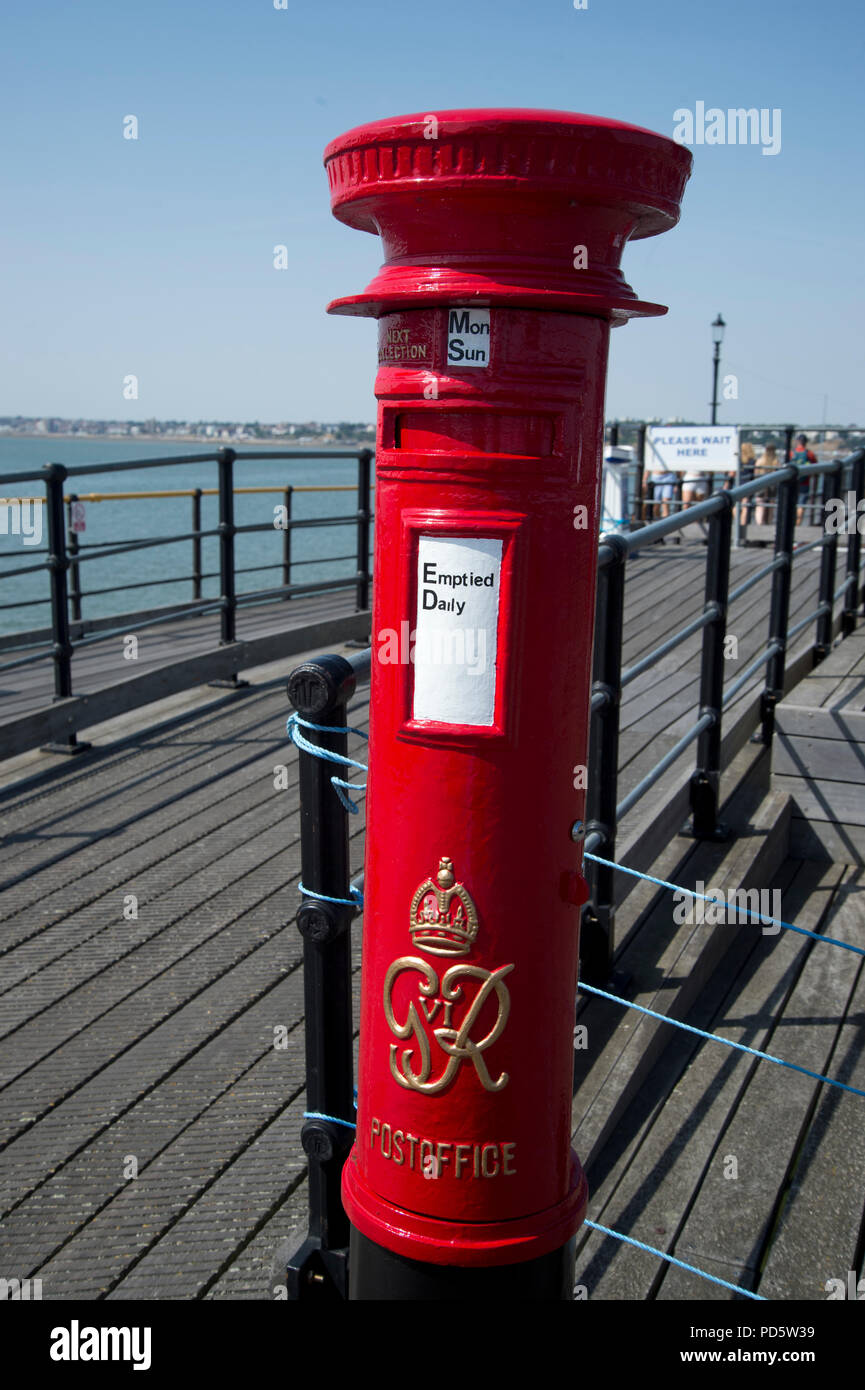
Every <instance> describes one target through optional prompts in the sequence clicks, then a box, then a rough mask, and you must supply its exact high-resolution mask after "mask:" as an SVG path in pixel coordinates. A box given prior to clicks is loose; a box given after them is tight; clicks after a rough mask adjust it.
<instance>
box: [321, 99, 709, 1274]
mask: <svg viewBox="0 0 865 1390" xmlns="http://www.w3.org/2000/svg"><path fill="white" fill-rule="evenodd" d="M325 164H326V168H327V173H328V178H329V182H330V189H331V197H332V204H333V211H334V214H335V215H336V216H337V217H338V218H339V219H340V220H341V221H343V222H346V223H348V225H349V226H352V227H357V228H360V229H361V230H363V231H368V232H374V233H380V235H381V237H382V241H383V244H384V250H385V257H386V259H385V264H384V266H383V267H382V270H381V271H380V273H379V274H378V275H377V276H376V278H375V279H374V280H373V282H372V284H371V285H370V286H369V287H368V289H366V290H365V291H364V292H363V293H362V294H359V295H355V296H352V297H350V298H346V299H339V300H336V301H334V303H333V304H332V305H331V306H330V310H331V312H333V313H341V314H363V315H369V316H373V317H375V318H378V319H379V364H380V366H379V372H378V377H377V381H376V395H377V397H378V401H379V408H378V433H377V449H376V484H377V487H376V523H375V525H376V529H375V569H374V590H373V594H374V603H373V629H372V642H373V667H372V697H371V699H372V703H371V728H370V774H369V792H368V795H367V840H366V844H367V849H366V868H365V890H364V891H365V899H366V902H365V910H364V929H363V985H362V1007H361V1033H360V1039H361V1061H360V1074H359V1080H358V1093H359V1099H358V1128H357V1139H356V1143H355V1146H354V1149H353V1150H352V1153H351V1156H350V1159H349V1160H348V1162H347V1163H346V1165H345V1169H344V1175H343V1198H344V1202H345V1206H346V1209H347V1211H348V1213H349V1216H350V1218H351V1221H352V1224H353V1226H354V1228H355V1230H356V1231H357V1232H359V1233H360V1236H361V1240H360V1241H359V1242H358V1243H357V1244H358V1249H360V1250H361V1254H360V1255H358V1254H357V1252H356V1248H355V1242H353V1245H352V1270H353V1289H354V1292H355V1294H357V1295H358V1296H361V1297H364V1296H380V1295H381V1290H382V1289H383V1288H384V1287H385V1286H387V1288H388V1289H389V1290H390V1292H389V1293H388V1295H387V1296H392V1297H401V1296H424V1295H423V1294H417V1293H415V1294H414V1295H412V1294H411V1293H406V1292H405V1289H407V1288H410V1287H411V1286H412V1277H413V1276H412V1274H411V1272H410V1271H411V1270H412V1269H413V1268H414V1270H415V1272H416V1271H417V1269H418V1268H419V1265H418V1264H417V1262H420V1266H427V1267H430V1266H433V1267H436V1266H438V1267H441V1266H446V1267H448V1268H449V1269H451V1270H452V1271H459V1270H460V1269H462V1270H465V1269H469V1270H471V1269H478V1268H480V1267H489V1266H494V1265H505V1266H513V1265H517V1264H529V1263H533V1264H536V1263H537V1262H538V1261H540V1262H541V1265H543V1261H544V1259H545V1258H547V1257H549V1256H550V1255H551V1254H553V1255H556V1253H557V1252H562V1251H563V1250H567V1249H568V1246H569V1243H571V1244H572V1237H573V1235H574V1233H575V1232H576V1231H577V1229H578V1228H579V1226H580V1223H581V1221H582V1219H583V1215H584V1212H585V1206H586V1195H587V1194H586V1184H585V1178H584V1176H583V1173H582V1170H581V1168H580V1165H579V1162H578V1160H577V1157H576V1155H575V1154H574V1153H573V1152H572V1150H571V1146H570V1121H571V1093H572V1073H573V1022H574V999H575V994H576V980H577V954H578V929H579V920H580V914H579V906H580V904H581V903H582V901H583V900H584V897H585V893H586V888H585V882H584V879H583V878H582V875H581V872H580V870H581V867H582V865H581V850H580V846H579V845H578V844H575V842H574V839H573V837H572V827H574V823H575V822H577V821H580V820H582V819H583V814H584V800H585V793H584V791H583V790H582V787H581V786H579V787H575V781H576V782H581V780H582V779H581V778H580V777H579V776H578V777H577V778H575V776H574V768H575V766H577V765H583V766H584V765H585V764H586V761H587V746H586V745H587V727H588V710H589V685H590V677H591V669H590V667H591V653H592V626H593V615H594V599H595V564H596V550H597V535H598V503H599V484H600V476H601V454H602V438H603V420H604V410H603V406H604V384H605V373H606V361H607V342H608V338H609V329H610V325H611V324H614V323H621V322H624V321H625V320H627V319H628V318H630V317H632V316H633V315H641V314H643V315H644V314H661V313H663V312H664V309H663V308H662V307H661V306H659V305H656V304H646V303H641V302H640V301H638V300H637V299H636V297H635V295H634V293H633V291H632V290H631V289H630V287H629V286H628V285H627V284H626V282H625V281H624V279H623V277H622V275H621V272H620V270H619V260H620V257H621V253H622V249H623V247H624V245H625V242H626V241H628V240H629V239H630V238H633V237H645V236H653V235H655V234H656V233H658V232H662V231H664V230H666V229H667V228H669V227H672V226H673V225H674V224H675V222H676V221H677V218H678V215H679V203H680V199H681V196H682V192H683V188H684V184H685V182H686V180H687V178H688V175H689V172H690V167H691V156H690V154H689V152H688V151H687V150H686V149H684V148H683V147H682V146H680V145H677V144H674V143H673V141H671V140H668V139H665V138H664V137H662V136H659V135H655V134H652V133H651V132H649V131H646V130H641V129H638V128H637V127H634V126H628V125H622V124H621V123H619V122H617V121H611V120H603V119H600V118H597V117H592V116H581V115H569V114H564V113H560V112H554V111H445V112H440V113H437V114H435V115H432V114H428V115H417V116H403V117H398V118H396V119H394V120H386V121H378V122H375V123H373V124H371V125H367V126H361V127H359V128H358V129H356V130H353V131H350V132H349V133H348V134H347V135H343V136H341V137H340V138H339V139H338V140H335V141H334V142H333V143H332V144H331V145H329V146H328V148H327V151H326V154H325ZM371 1251H372V1252H378V1253H379V1254H381V1255H382V1256H384V1254H385V1252H389V1254H390V1257H391V1259H390V1265H388V1261H387V1259H384V1260H383V1261H379V1263H378V1264H377V1263H376V1256H375V1253H373V1254H371V1253H370V1252H371ZM393 1256H399V1257H403V1258H402V1261H397V1262H394V1261H393V1259H392V1257H393ZM406 1261H408V1262H415V1264H414V1265H412V1264H411V1263H406ZM397 1266H398V1267H399V1269H400V1270H401V1271H402V1273H401V1276H400V1277H401V1278H402V1280H403V1282H402V1283H401V1284H400V1285H399V1287H398V1288H397V1287H396V1286H394V1285H392V1284H388V1283H387V1280H386V1279H385V1280H383V1279H380V1278H379V1277H378V1273H380V1272H381V1269H382V1268H384V1267H388V1268H391V1269H392V1268H396V1267H397ZM356 1268H361V1269H362V1270H365V1271H366V1272H367V1276H368V1277H366V1282H365V1283H364V1278H365V1276H364V1275H363V1274H362V1275H361V1276H359V1278H360V1282H358V1281H357V1280H356V1279H355V1278H354V1273H355V1270H356ZM370 1271H372V1273H370ZM376 1271H378V1273H376ZM406 1271H409V1273H406ZM421 1286H422V1285H421V1284H416V1285H415V1287H416V1288H419V1287H421ZM423 1287H426V1286H425V1285H423ZM431 1296H434V1295H431ZM554 1296H555V1295H554Z"/></svg>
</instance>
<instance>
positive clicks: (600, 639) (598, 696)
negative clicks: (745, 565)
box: [575, 534, 628, 984]
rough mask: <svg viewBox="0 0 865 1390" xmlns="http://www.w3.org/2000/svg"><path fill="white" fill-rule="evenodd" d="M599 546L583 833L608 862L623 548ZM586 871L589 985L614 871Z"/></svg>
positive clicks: (604, 974) (610, 541)
mask: <svg viewBox="0 0 865 1390" xmlns="http://www.w3.org/2000/svg"><path fill="white" fill-rule="evenodd" d="M601 548H602V549H603V548H606V549H607V550H609V551H612V556H613V558H612V560H611V561H610V562H609V563H608V564H601V565H599V569H598V594H597V599H596V603H595V640H594V659H593V678H592V712H591V716H590V725H589V767H588V779H587V785H586V824H585V835H586V836H588V835H592V836H593V837H597V836H600V843H598V842H597V839H595V841H594V846H593V852H594V853H596V854H597V855H598V856H599V858H601V859H609V860H611V861H612V860H614V859H615V857H616V802H617V798H618V791H617V788H618V771H619V711H620V705H621V699H622V639H623V635H624V625H625V565H626V561H627V558H628V547H627V545H626V544H625V542H624V540H623V538H622V537H621V536H617V535H615V534H612V535H608V536H605V537H604V541H603V545H602V547H601ZM599 559H600V556H599ZM575 833H579V832H578V831H575ZM585 874H586V878H587V880H588V883H589V901H588V902H587V903H586V905H585V907H584V908H583V921H582V928H581V934H580V970H581V974H582V977H583V979H585V980H586V981H587V982H588V983H589V984H597V983H600V982H603V981H604V980H607V979H608V978H609V975H610V970H611V967H612V960H613V943H614V929H615V913H616V905H615V897H614V886H615V885H614V875H615V870H613V869H608V868H607V867H606V866H605V865H603V864H596V863H594V862H593V861H592V860H588V861H587V863H586V868H585Z"/></svg>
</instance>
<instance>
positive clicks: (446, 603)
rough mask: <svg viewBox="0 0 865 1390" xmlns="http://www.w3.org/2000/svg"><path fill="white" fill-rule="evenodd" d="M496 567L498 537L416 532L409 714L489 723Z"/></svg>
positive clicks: (491, 717) (496, 613) (444, 720)
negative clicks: (415, 579) (412, 698)
mask: <svg viewBox="0 0 865 1390" xmlns="http://www.w3.org/2000/svg"><path fill="white" fill-rule="evenodd" d="M501 572H502V542H501V540H493V539H487V538H481V537H476V536H469V537H465V538H462V537H460V538H457V537H454V536H447V537H438V536H421V537H420V539H419V542H418V566H417V615H416V622H415V628H416V637H415V647H414V706H413V711H412V713H413V716H414V718H415V719H435V720H437V721H438V722H440V723H443V724H472V725H477V726H484V727H487V728H489V727H490V725H491V724H492V723H493V722H494V716H495V703H496V658H497V650H496V645H497V637H498V623H499V587H500V583H501Z"/></svg>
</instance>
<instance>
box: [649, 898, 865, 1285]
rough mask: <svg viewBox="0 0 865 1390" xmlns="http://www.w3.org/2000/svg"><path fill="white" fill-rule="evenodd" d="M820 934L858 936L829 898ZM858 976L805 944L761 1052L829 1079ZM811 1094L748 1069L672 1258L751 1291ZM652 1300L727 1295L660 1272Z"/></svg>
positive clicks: (803, 1084)
mask: <svg viewBox="0 0 865 1390" xmlns="http://www.w3.org/2000/svg"><path fill="white" fill-rule="evenodd" d="M847 876H848V877H849V876H850V871H848V873H847ZM844 906H846V900H845V902H844ZM826 930H827V932H828V933H829V934H831V935H832V936H836V937H839V938H840V939H841V940H845V941H850V940H852V939H853V938H855V937H857V936H858V935H859V934H860V933H861V923H860V922H859V921H857V920H854V919H853V918H852V917H851V915H850V914H849V913H848V912H846V911H836V901H835V899H833V903H832V906H831V907H830V910H829V913H828V919H827V924H826ZM858 971H859V966H858V964H855V965H854V964H852V957H851V956H850V954H849V953H848V952H846V951H841V950H838V949H837V948H836V947H833V946H826V945H816V944H815V945H814V947H813V949H812V950H810V951H809V953H808V955H807V957H806V959H805V962H804V965H803V968H802V971H801V973H800V975H799V978H798V980H797V982H796V985H795V988H794V989H793V990H792V992H791V993H790V994H789V996H788V997H787V999H786V1001H785V1002H784V1006H783V1011H782V1012H779V1013H778V1014H777V1016H776V1018H775V1019H774V1022H773V1026H772V1029H771V1031H770V1034H769V1036H768V1037H767V1039H766V1049H765V1050H767V1051H769V1052H772V1053H774V1054H775V1055H777V1056H779V1057H782V1058H784V1059H785V1060H786V1061H788V1062H794V1063H797V1064H798V1065H800V1066H803V1067H808V1068H810V1069H812V1070H813V1071H817V1072H828V1073H829V1074H834V1070H835V1069H834V1067H833V1065H832V1056H833V1050H834V1048H835V1044H836V1041H837V1038H838V1035H839V1032H840V1028H841V1023H842V1020H843V1019H844V1017H845V1015H846V1013H847V1009H848V1007H849V1004H850V1000H851V997H852V994H853V990H854V986H855V984H856V979H857V975H858ZM733 1007H734V1008H735V1005H734V1006H733ZM705 1046H711V1044H708V1043H707V1044H705ZM819 1091H820V1083H819V1082H817V1081H814V1080H812V1079H811V1078H810V1077H808V1076H805V1075H803V1074H802V1073H801V1072H797V1071H791V1070H789V1069H784V1070H783V1071H782V1069H781V1068H780V1067H779V1066H778V1065H777V1064H774V1063H772V1062H766V1061H763V1062H755V1063H754V1066H753V1069H752V1072H751V1075H750V1079H749V1084H748V1087H747V1090H746V1092H745V1094H744V1096H743V1097H742V1099H741V1101H740V1102H739V1104H738V1106H737V1107H736V1110H735V1113H734V1114H733V1115H732V1116H731V1118H730V1122H729V1124H728V1125H727V1126H726V1128H725V1129H724V1132H723V1135H722V1136H721V1139H720V1143H719V1145H718V1147H717V1151H716V1161H715V1162H713V1163H712V1164H710V1165H708V1166H707V1168H706V1171H705V1173H704V1175H703V1177H702V1179H701V1181H700V1183H699V1186H698V1189H697V1192H696V1194H695V1197H694V1201H693V1204H692V1205H691V1208H690V1210H689V1212H688V1215H687V1217H686V1220H685V1222H684V1224H683V1226H682V1228H681V1230H680V1232H679V1235H678V1237H677V1240H676V1245H675V1251H674V1253H675V1254H676V1255H677V1256H678V1257H679V1258H680V1259H683V1260H686V1261H687V1262H688V1263H691V1264H696V1265H697V1266H699V1267H700V1268H701V1269H706V1270H708V1271H709V1272H710V1273H714V1274H719V1275H720V1276H721V1277H723V1278H726V1279H729V1280H730V1281H731V1282H732V1283H736V1284H741V1285H744V1286H745V1287H753V1286H754V1285H755V1284H758V1282H759V1270H760V1266H761V1261H762V1259H763V1255H764V1251H765V1247H766V1243H767V1241H768V1239H769V1236H770V1233H771V1230H772V1226H773V1222H774V1219H775V1215H776V1210H777V1205H778V1202H779V1199H780V1198H781V1195H782V1193H783V1190H784V1184H785V1180H786V1177H787V1174H788V1171H789V1170H790V1167H791V1164H792V1163H793V1162H794V1160H795V1157H796V1153H797V1150H798V1147H799V1144H800V1142H801V1140H802V1138H803V1137H804V1135H805V1134H806V1133H807V1130H808V1127H809V1125H810V1121H811V1115H812V1112H813V1106H814V1104H815V1101H816V1099H817V1097H818V1094H819ZM730 1159H734V1160H735V1163H736V1169H735V1171H736V1177H735V1178H733V1177H731V1176H729V1175H730V1173H731V1171H732V1170H731V1167H730V1162H729V1161H730ZM719 1160H720V1161H719ZM658 1297H659V1298H660V1299H662V1300H676V1301H678V1300H681V1299H687V1298H701V1299H723V1300H729V1299H730V1298H732V1297H734V1295H731V1294H729V1293H728V1292H727V1291H726V1290H724V1289H721V1288H718V1287H717V1286H716V1285H712V1284H708V1283H706V1282H705V1281H703V1280H701V1279H699V1278H698V1277H697V1276H696V1275H691V1274H687V1273H686V1272H685V1271H684V1270H680V1269H676V1268H670V1269H669V1270H668V1271H667V1272H666V1273H665V1274H664V1276H663V1279H662V1283H661V1287H660V1290H659V1293H658Z"/></svg>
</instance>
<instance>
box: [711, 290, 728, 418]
mask: <svg viewBox="0 0 865 1390" xmlns="http://www.w3.org/2000/svg"><path fill="white" fill-rule="evenodd" d="M726 327H727V325H726V324H725V322H724V320H723V319H722V318H721V315H720V314H719V315H718V317H717V318H716V319H715V320H714V322H713V323H712V342H713V343H714V344H715V353H714V356H713V358H712V424H713V425H717V423H718V368H719V367H720V365H721V343H722V342H723V339H724V329H725V328H726Z"/></svg>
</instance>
